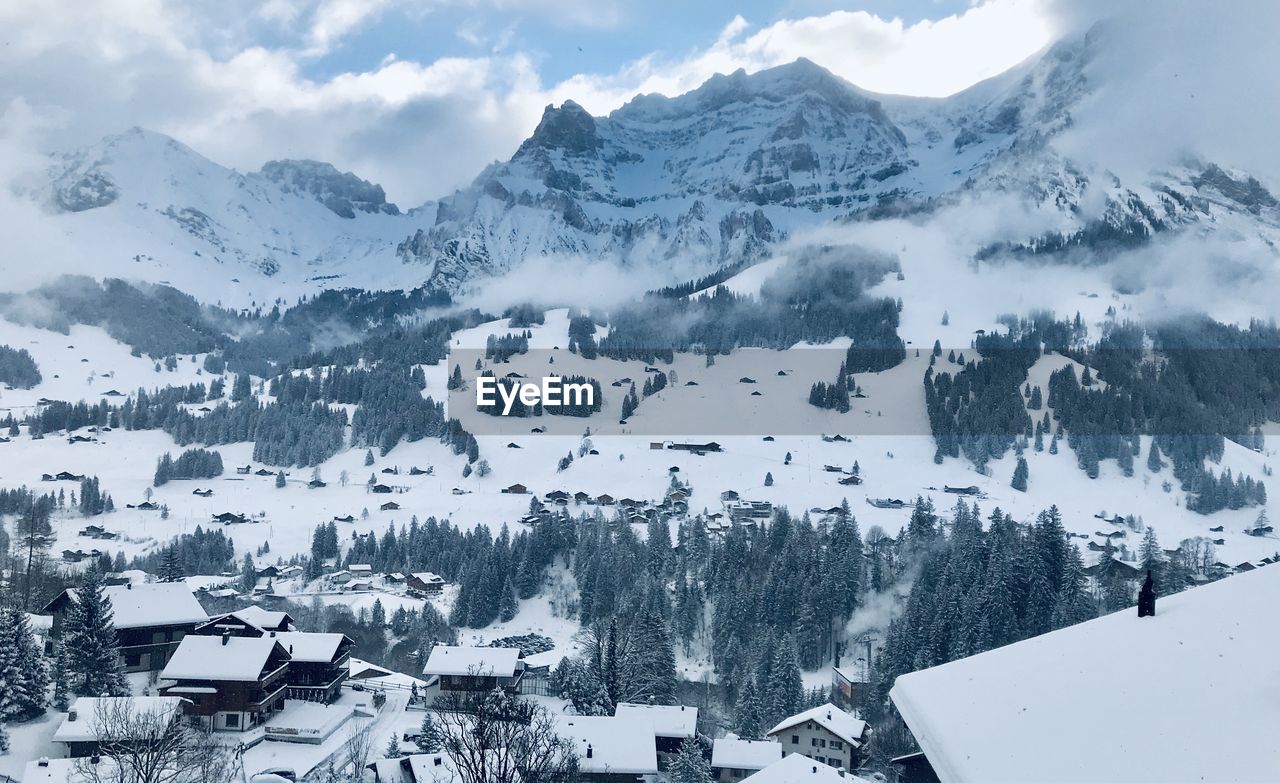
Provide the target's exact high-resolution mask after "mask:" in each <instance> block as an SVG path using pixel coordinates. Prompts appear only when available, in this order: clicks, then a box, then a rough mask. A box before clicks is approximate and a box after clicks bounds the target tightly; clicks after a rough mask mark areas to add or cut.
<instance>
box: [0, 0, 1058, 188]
mask: <svg viewBox="0 0 1280 783" xmlns="http://www.w3.org/2000/svg"><path fill="white" fill-rule="evenodd" d="M1041 1H1042V0H990V2H988V3H985V4H983V5H979V6H977V7H975V8H972V9H970V10H968V11H967V12H966V13H964V14H962V15H959V16H954V17H948V18H947V19H943V20H939V21H937V22H922V23H920V24H916V25H903V24H902V23H901V22H899V21H896V20H891V21H885V20H880V19H878V18H876V17H874V16H871V15H869V14H865V13H847V12H836V13H832V14H827V15H825V16H820V17H812V18H809V19H802V20H785V21H781V22H778V23H776V24H773V25H770V26H768V27H764V28H759V29H754V31H753V28H752V27H751V25H750V24H749V23H748V21H747V20H744V19H742V18H738V17H735V18H734V19H732V20H731V21H730V22H729V23H728V24H727V25H726V27H725V28H724V29H723V31H722V32H721V34H720V35H719V36H717V38H716V39H715V40H714V41H712V42H711V43H710V44H709V45H708V46H707V47H706V48H705V49H701V50H698V51H694V52H692V53H690V54H689V56H688V57H685V58H682V59H677V60H670V61H659V60H658V59H656V58H654V57H651V56H650V57H642V58H640V59H638V60H636V61H634V62H631V63H627V64H624V65H622V66H621V67H619V68H618V69H616V71H615V72H613V73H611V74H604V75H599V74H583V75H578V76H574V77H572V78H569V79H565V80H563V81H561V82H559V83H556V84H546V83H544V81H543V79H542V78H541V76H540V75H539V73H538V71H537V66H536V60H535V59H534V58H533V57H531V56H530V55H529V54H527V53H525V52H521V51H507V50H506V47H505V46H497V47H496V48H495V50H493V51H491V53H490V54H489V55H487V56H478V57H469V58H456V57H454V58H440V59H437V60H434V61H430V62H415V61H412V60H409V59H404V58H396V57H385V58H382V60H381V62H379V63H378V64H377V65H375V66H372V67H370V68H368V69H367V70H362V71H355V72H347V73H339V74H337V75H333V76H328V77H326V78H324V79H323V80H316V79H313V78H311V77H309V76H308V73H309V72H310V71H309V66H310V64H311V63H312V62H314V60H315V58H316V57H318V56H321V55H322V54H323V53H324V52H327V51H329V50H331V49H333V48H334V47H335V46H338V45H340V44H341V42H342V41H343V40H344V39H345V38H346V37H347V36H350V35H352V34H353V33H354V32H355V31H357V30H360V29H362V28H365V27H367V26H368V25H370V24H371V23H373V22H374V21H375V20H377V19H379V18H381V17H384V16H386V15H389V14H393V13H401V14H406V15H409V16H417V17H421V16H424V15H430V14H432V13H435V12H436V11H439V10H442V9H448V8H455V9H456V8H463V9H465V10H468V11H474V12H476V13H477V14H479V15H480V16H481V17H482V18H483V16H484V14H486V13H487V14H489V15H490V16H491V17H494V18H496V17H498V16H499V15H509V14H510V13H511V12H515V11H523V12H527V13H539V14H543V15H545V16H546V17H547V18H553V19H556V20H557V23H558V24H561V25H576V26H581V27H608V26H617V25H619V24H621V23H623V22H624V21H625V18H626V13H627V10H626V6H625V4H623V3H621V2H620V1H619V0H609V1H608V2H599V1H598V0H592V2H587V1H586V0H271V2H268V3H266V4H258V3H253V2H250V0H228V2H224V3H217V4H204V3H201V4H189V3H181V2H178V0H86V2H83V3H75V4H58V3H55V4H36V3H8V4H0V28H3V29H5V30H7V31H9V34H8V36H6V37H7V38H10V39H11V40H10V41H9V45H6V46H4V47H0V69H2V70H3V71H4V72H5V73H6V79H5V80H4V81H3V83H0V105H5V104H8V103H11V102H12V101H15V100H22V101H24V102H25V103H26V105H27V106H28V107H29V109H30V111H32V112H34V113H35V114H38V115H40V116H41V117H42V118H43V119H44V122H45V123H46V133H44V134H43V135H42V136H41V142H42V146H43V147H44V148H45V149H46V150H56V149H66V148H69V147H75V146H79V145H83V144H87V143H91V142H93V141H96V140H97V139H98V138H100V137H101V136H103V135H106V134H108V133H114V132H118V131H120V130H122V129H124V128H126V127H129V126H132V125H141V126H143V127H147V128H151V129H154V130H158V131H160V132H162V133H167V134H169V135H172V136H175V137H177V138H178V139H180V140H181V141H183V142H185V143H187V144H188V145H190V146H192V147H193V148H195V149H196V150H198V151H200V152H202V153H203V154H205V155H207V156H208V157H210V158H212V159H213V160H215V161H217V162H219V163H222V164H224V165H231V166H235V167H237V168H240V169H242V170H254V169H256V168H258V167H259V166H260V165H261V164H262V163H263V162H265V161H266V160H269V159H273V158H281V157H311V158H318V159H323V160H328V161H330V162H333V163H334V164H335V165H338V166H339V167H341V168H343V169H351V170H354V171H356V172H357V173H358V174H360V175H361V176H363V177H366V178H369V179H372V180H374V181H377V182H379V183H381V184H383V185H384V187H386V189H387V191H388V193H389V195H390V197H391V198H393V199H395V200H397V201H399V202H401V203H402V204H403V205H405V206H413V205H416V204H418V203H420V202H421V201H423V200H425V199H427V198H430V197H438V196H440V195H443V194H446V193H448V192H449V191H450V190H452V189H453V188H456V187H460V186H462V185H465V184H466V183H467V182H469V181H470V179H471V178H472V177H473V176H475V174H477V173H478V172H479V171H480V170H481V169H482V168H483V167H484V166H485V165H486V164H488V163H490V162H492V161H493V160H496V159H501V158H505V157H507V156H508V155H510V154H511V152H512V151H513V150H514V149H515V147H516V146H517V145H518V144H519V142H520V141H521V140H522V139H523V138H525V137H526V136H527V135H528V134H529V133H530V132H531V131H532V129H533V127H534V126H535V124H536V123H537V120H538V117H539V116H540V113H541V110H542V107H543V106H545V105H546V104H547V103H549V102H553V101H554V102H560V101H563V100H565V99H567V98H574V99H576V100H578V101H579V102H581V103H583V104H584V105H586V106H588V107H589V108H591V109H592V110H593V111H597V112H607V111H609V110H611V109H613V108H616V107H617V106H619V105H621V104H622V103H623V102H624V101H625V100H627V99H628V98H630V97H631V96H632V95H634V94H635V93H637V92H641V91H643V92H663V93H666V94H677V93H680V92H683V91H686V90H688V89H691V88H693V87H695V86H697V85H698V84H699V83H701V82H702V81H704V80H705V79H706V78H708V77H709V76H711V75H712V74H713V73H715V72H717V71H730V70H734V69H736V68H738V67H745V68H747V69H749V70H755V69H758V68H762V67H766V66H769V65H774V64H777V63H780V62H786V61H790V60H793V59H795V58H796V57H798V56H801V55H805V56H809V57H811V58H812V59H815V60H817V61H818V62H820V63H822V64H824V65H827V66H828V67H831V68H832V69H833V70H835V71H836V72H837V73H840V74H841V75H844V76H846V77H847V78H850V79H852V80H854V81H857V82H861V83H863V84H864V86H867V87H869V88H872V89H881V90H887V89H895V88H901V89H907V90H911V89H917V91H919V90H924V91H925V92H930V91H932V92H938V91H947V90H950V89H952V88H953V87H958V86H963V84H962V83H963V82H964V81H966V80H970V81H971V80H973V79H976V78H980V77H981V76H983V75H986V74H987V72H988V71H991V72H994V71H995V70H999V69H1000V68H1001V67H1004V66H1007V65H1009V64H1011V63H1012V62H1014V61H1016V59H1018V58H1020V57H1022V56H1025V54H1026V53H1027V52H1029V51H1031V50H1032V49H1034V48H1035V47H1037V46H1039V45H1041V44H1040V41H1041V38H1042V37H1043V35H1044V33H1043V31H1042V30H1040V29H1039V28H1038V27H1037V26H1036V25H1035V24H1033V23H1032V22H1029V21H1028V20H1034V19H1036V18H1038V17H1037V13H1038V12H1037V11H1036V9H1037V8H1038V7H1039V5H1040V3H1041ZM1013 32H1017V33H1018V34H1017V35H1013V34H1012V33H1013ZM1005 33H1009V35H1005ZM506 35H508V36H509V33H507V34H506ZM502 37H503V36H501V35H500V36H499V40H502ZM1006 38H1007V39H1009V40H1008V41H1005V42H1004V43H1000V40H1004V39H1006ZM996 39H1000V40H996ZM947 41H951V42H952V43H950V44H946V45H945V46H944V43H945V42H947ZM993 41H994V42H995V43H992V42H993ZM1009 41H1016V42H1017V43H1010V42H1009ZM997 44H998V45H997ZM935 48H936V50H937V51H940V52H943V53H944V56H942V57H937V56H934V55H931V54H930V53H929V50H931V49H935ZM966 50H968V51H969V52H970V57H969V60H970V61H971V63H972V67H971V68H970V69H969V70H968V71H965V70H964V69H963V68H959V67H958V66H957V63H956V62H952V61H951V59H952V58H955V59H961V55H962V54H963V52H964V51H966ZM974 52H977V54H974ZM1002 58H1003V59H1002ZM931 61H932V62H933V63H934V67H933V68H932V70H933V71H935V72H946V78H945V79H944V80H943V82H941V83H939V84H935V85H933V86H928V87H925V86H921V85H925V84H926V81H927V80H926V79H925V74H926V73H927V72H928V71H929V70H930V66H929V65H928V63H930V62H931ZM894 73H898V74H899V76H900V78H899V80H898V81H897V82H895V81H893V79H891V78H890V77H891V76H892V74H894Z"/></svg>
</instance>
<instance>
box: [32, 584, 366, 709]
mask: <svg viewBox="0 0 1280 783" xmlns="http://www.w3.org/2000/svg"><path fill="white" fill-rule="evenodd" d="M103 592H104V594H105V595H106V597H107V598H108V599H110V601H111V606H112V611H113V624H114V626H115V630H116V637H117V642H118V644H119V647H120V657H121V662H122V663H123V666H124V669H125V671H127V672H156V673H157V677H158V679H157V685H156V690H157V692H158V694H159V695H160V696H162V697H172V698H176V699H179V700H180V704H181V713H182V715H184V716H186V717H187V718H189V719H191V720H195V721H198V722H199V723H201V724H202V725H204V726H205V727H206V728H208V729H210V730H213V731H243V730H245V729H249V728H253V727H255V726H258V725H261V724H263V723H265V722H266V721H267V720H269V719H270V718H271V716H272V715H273V714H274V713H276V712H278V711H280V710H281V709H283V707H284V701H285V700H286V699H291V700H304V701H313V702H323V703H329V702H332V701H334V700H335V699H336V698H337V696H338V692H339V689H340V688H341V686H342V683H343V681H344V680H345V679H346V678H347V670H348V662H349V660H350V657H351V650H352V647H353V646H354V642H352V640H351V639H350V638H348V637H347V636H345V635H343V634H339V633H307V632H301V631H297V630H295V629H294V624H293V618H291V617H290V616H289V615H288V614H287V613H285V612H276V611H268V610H266V609H262V608H261V607H257V606H250V607H247V608H245V609H240V610H237V611H235V612H231V613H229V614H224V615H220V616H217V617H209V616H208V614H207V613H206V612H205V611H204V609H203V607H201V606H200V603H199V602H198V601H197V600H196V598H195V596H194V595H193V594H192V593H191V591H190V590H189V589H188V588H187V587H186V586H185V585H183V584H178V583H175V584H133V583H126V584H123V585H111V586H107V587H105V588H103ZM75 601H76V591H75V590H74V589H69V590H65V591H63V592H62V594H60V595H59V596H58V597H57V598H55V599H54V600H53V601H52V602H50V603H49V605H48V606H46V607H45V610H44V613H45V614H49V615H51V616H52V623H51V626H50V631H49V635H48V640H47V641H46V646H47V648H49V649H50V650H51V649H52V647H53V645H54V644H55V643H56V642H57V640H58V639H60V638H61V636H62V632H63V629H64V626H65V623H66V615H67V610H68V609H69V608H70V606H71V605H72V604H73V603H74V602H75ZM71 720H72V721H73V722H74V720H75V719H74V718H71Z"/></svg>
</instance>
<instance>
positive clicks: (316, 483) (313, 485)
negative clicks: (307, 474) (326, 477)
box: [307, 479, 329, 489]
mask: <svg viewBox="0 0 1280 783" xmlns="http://www.w3.org/2000/svg"><path fill="white" fill-rule="evenodd" d="M327 486H329V485H328V484H326V483H324V482H323V481H321V480H320V479H311V480H310V481H308V482H307V489H324V488H325V487H327Z"/></svg>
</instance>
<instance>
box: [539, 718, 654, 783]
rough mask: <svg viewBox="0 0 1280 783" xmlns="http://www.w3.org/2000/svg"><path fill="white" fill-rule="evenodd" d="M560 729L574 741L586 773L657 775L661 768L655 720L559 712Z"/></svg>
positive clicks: (582, 767)
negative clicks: (653, 722)
mask: <svg viewBox="0 0 1280 783" xmlns="http://www.w3.org/2000/svg"><path fill="white" fill-rule="evenodd" d="M556 733H557V734H559V735H560V736H561V737H562V738H564V739H566V740H569V741H570V742H571V743H572V744H573V750H574V752H575V753H577V754H578V769H579V771H581V772H583V773H586V774H593V773H594V774H601V773H611V774H616V775H653V774H657V772H658V746H657V743H656V742H655V741H654V735H653V724H652V723H650V722H649V721H647V720H644V719H642V718H636V717H628V716H623V717H618V716H613V717H609V716H585V715H557V716H556ZM588 753H589V754H590V755H588Z"/></svg>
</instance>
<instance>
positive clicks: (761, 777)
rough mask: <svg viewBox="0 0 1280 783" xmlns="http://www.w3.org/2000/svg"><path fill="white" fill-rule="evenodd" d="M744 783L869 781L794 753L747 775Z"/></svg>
mask: <svg viewBox="0 0 1280 783" xmlns="http://www.w3.org/2000/svg"><path fill="white" fill-rule="evenodd" d="M742 783H868V781H867V779H866V778H860V777H858V776H857V775H850V774H849V773H847V772H846V773H844V774H843V775H842V774H840V772H839V771H838V770H837V768H836V767H830V766H827V765H826V764H822V763H819V762H817V761H814V760H813V759H811V758H809V757H808V756H802V755H800V754H799V753H792V754H791V755H790V756H787V757H786V758H784V759H782V760H781V761H775V762H773V763H772V764H770V765H769V766H767V767H765V768H764V769H762V770H760V771H759V772H757V773H755V774H754V775H747V776H746V777H745V778H743V779H742Z"/></svg>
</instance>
